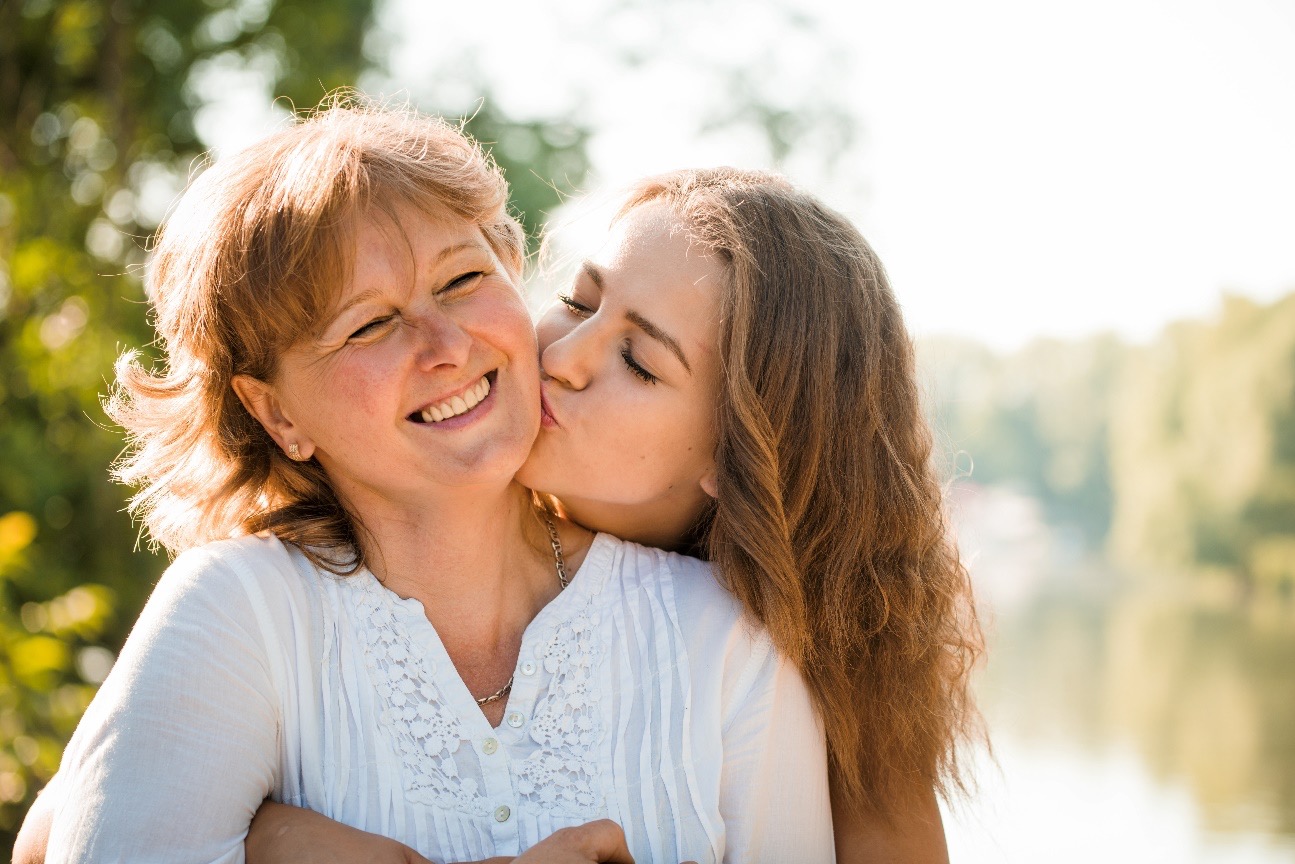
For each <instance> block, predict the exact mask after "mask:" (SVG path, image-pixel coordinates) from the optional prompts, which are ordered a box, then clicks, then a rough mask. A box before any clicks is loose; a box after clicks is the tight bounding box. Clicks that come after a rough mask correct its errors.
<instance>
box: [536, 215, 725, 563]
mask: <svg viewBox="0 0 1295 864" xmlns="http://www.w3.org/2000/svg"><path fill="white" fill-rule="evenodd" d="M724 279H725V271H724V267H723V264H722V262H721V260H720V259H719V258H717V257H715V256H713V255H707V254H705V252H704V250H702V249H700V248H699V247H698V246H696V245H695V244H693V243H691V242H690V241H689V239H688V236H687V233H686V231H685V228H684V225H683V223H682V222H681V221H680V220H679V218H678V217H677V216H676V215H675V214H674V212H673V211H672V210H671V208H670V206H669V205H668V204H665V203H664V202H650V203H647V204H643V205H641V206H639V207H636V208H634V209H633V210H631V211H630V212H629V213H627V214H626V215H625V216H624V217H622V218H621V219H620V220H618V222H617V223H616V224H615V225H614V226H613V230H612V232H611V234H610V236H609V237H608V239H607V242H606V243H605V244H604V245H603V247H602V249H600V250H599V252H598V253H597V254H596V255H594V256H593V258H591V259H590V260H589V261H587V262H585V264H584V266H583V267H582V268H581V272H580V273H579V275H578V276H577V278H576V281H575V284H574V285H573V286H572V288H571V291H570V293H569V294H564V295H560V296H559V297H558V298H557V301H556V302H555V303H554V304H553V306H552V307H551V308H550V309H549V310H548V311H547V312H546V313H545V315H544V316H543V318H541V320H540V322H539V325H538V336H539V342H540V350H541V358H540V365H541V368H542V371H543V377H544V381H543V383H542V390H543V396H544V416H543V423H542V428H541V430H540V435H539V437H538V439H536V442H535V447H534V449H533V450H532V451H531V456H530V458H529V459H528V460H527V461H526V464H525V465H524V466H523V467H522V470H521V471H520V472H519V473H518V475H517V477H518V480H520V481H521V482H522V483H523V484H525V485H527V486H529V487H531V488H532V489H539V490H542V491H545V492H549V493H551V494H553V495H556V496H557V497H558V498H559V499H560V500H561V501H562V503H563V505H564V507H565V508H566V510H567V512H568V514H569V515H570V516H571V517H572V518H573V519H575V520H576V521H577V522H580V523H581V524H583V525H585V526H587V527H589V528H594V529H596V530H601V531H607V532H609V533H613V534H617V535H618V536H621V537H624V538H626V539H629V540H635V541H637V542H640V543H646V544H651V545H658V546H666V547H671V546H677V545H678V544H679V542H680V541H681V540H682V539H683V537H684V535H685V534H686V533H687V531H688V529H689V528H691V527H692V526H693V525H694V524H695V523H696V521H697V519H698V518H699V517H700V516H701V514H702V512H703V511H704V509H705V507H706V504H707V502H708V499H709V496H710V495H711V494H713V491H714V460H713V451H714V446H715V406H716V402H717V399H718V392H719V361H718V356H717V353H716V350H717V342H718V333H719V324H718V309H719V296H720V290H721V287H722V285H723V284H724Z"/></svg>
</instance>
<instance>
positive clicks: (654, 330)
mask: <svg viewBox="0 0 1295 864" xmlns="http://www.w3.org/2000/svg"><path fill="white" fill-rule="evenodd" d="M580 269H581V270H583V271H584V273H585V275H586V276H588V277H589V279H590V280H591V281H592V282H593V283H594V284H595V285H597V286H598V289H599V290H600V291H601V290H604V289H605V287H606V282H605V279H604V276H603V272H602V271H601V270H599V269H598V267H597V266H596V265H595V264H594V263H593V262H591V261H585V262H583V263H582V264H581V265H580ZM625 317H626V318H627V319H629V321H630V323H631V324H633V325H634V326H635V327H637V328H639V329H640V330H642V331H643V332H644V333H646V334H647V335H648V336H650V337H651V338H653V339H655V340H656V341H657V342H660V343H661V344H662V345H664V346H665V348H666V350H667V351H669V352H670V353H671V354H673V355H674V356H675V357H677V358H679V362H680V363H682V364H683V368H684V369H685V370H686V371H687V372H688V374H689V375H691V374H692V366H691V365H689V363H688V358H687V357H685V356H684V353H683V348H682V347H680V345H679V343H678V342H677V341H676V340H675V338H674V337H673V336H671V335H670V334H669V333H667V332H665V331H664V330H662V329H661V328H660V327H658V326H657V325H655V324H653V323H652V322H651V321H649V320H648V319H646V318H644V317H643V316H642V315H641V314H639V313H638V312H635V311H634V310H633V309H630V310H628V311H627V312H626V313H625Z"/></svg>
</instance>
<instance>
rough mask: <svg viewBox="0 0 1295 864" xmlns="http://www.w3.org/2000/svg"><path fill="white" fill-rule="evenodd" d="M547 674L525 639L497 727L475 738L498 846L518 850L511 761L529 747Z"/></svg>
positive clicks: (517, 812) (517, 810) (517, 804)
mask: <svg viewBox="0 0 1295 864" xmlns="http://www.w3.org/2000/svg"><path fill="white" fill-rule="evenodd" d="M546 677H547V675H545V674H544V673H542V667H541V666H540V664H539V663H538V662H536V659H535V656H534V649H533V647H532V646H531V645H530V644H529V643H526V642H524V643H523V644H522V650H521V653H520V656H519V657H518V658H517V666H516V668H515V669H514V675H513V689H512V691H511V692H510V693H509V694H508V704H507V708H506V710H505V712H504V716H503V719H502V720H501V721H500V723H499V726H498V728H495V729H493V730H491V732H490V734H488V735H487V736H485V737H484V738H483V739H482V740H480V741H478V742H476V743H477V752H478V754H480V758H481V766H482V775H483V777H484V779H485V788H484V789H483V790H482V792H483V793H484V794H485V795H486V797H487V799H488V800H489V801H490V803H491V806H492V809H491V813H490V816H491V820H492V821H491V826H490V830H491V835H492V837H493V839H494V842H495V848H496V849H499V850H502V849H515V850H517V851H518V852H520V851H521V848H520V835H519V829H518V816H519V815H520V805H521V800H520V798H519V796H518V794H517V790H516V787H515V786H514V781H513V777H512V770H511V763H512V761H513V760H514V759H524V758H525V757H526V755H528V754H529V753H530V751H531V748H530V747H527V741H528V728H527V727H528V725H529V723H530V719H531V717H532V715H533V714H534V712H535V708H536V702H537V694H538V693H539V689H540V685H541V683H542V679H544V678H546Z"/></svg>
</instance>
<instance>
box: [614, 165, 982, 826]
mask: <svg viewBox="0 0 1295 864" xmlns="http://www.w3.org/2000/svg"><path fill="white" fill-rule="evenodd" d="M658 200H664V201H666V202H668V203H669V204H670V205H671V206H672V207H673V208H674V210H675V211H676V213H677V214H678V215H679V216H680V218H681V219H682V221H683V222H684V224H685V225H687V226H688V230H689V232H690V234H691V237H692V239H693V241H694V242H697V243H699V244H700V245H701V246H702V247H703V248H705V249H707V250H708V251H710V252H712V253H713V254H717V255H719V256H720V257H721V259H722V260H723V261H724V262H725V264H726V269H727V277H728V284H727V285H726V286H725V290H724V291H723V298H722V300H721V325H720V327H721V332H720V357H721V360H722V372H721V375H722V386H721V393H722V395H721V401H720V404H719V407H718V415H717V437H718V443H717V446H716V463H717V466H718V474H719V476H718V492H719V495H718V500H717V503H716V506H715V509H714V511H713V513H711V514H709V515H708V517H707V521H706V523H705V524H704V525H702V526H701V531H700V532H699V535H698V541H699V544H700V549H701V550H702V551H703V552H704V553H705V554H706V556H707V557H709V559H710V560H711V561H712V562H713V563H714V564H715V565H716V568H717V571H718V573H719V575H720V578H721V579H722V580H723V581H724V582H725V584H726V585H727V587H728V588H729V589H730V590H731V591H732V592H733V593H734V594H735V595H736V596H737V597H738V598H739V599H740V600H741V602H742V603H743V604H744V605H745V606H746V608H747V609H748V610H749V611H750V612H751V613H752V614H753V615H754V617H756V618H757V619H758V620H759V621H760V622H761V623H763V624H764V625H765V627H766V628H768V630H769V633H770V634H771V636H772V638H773V640H774V642H775V643H776V644H777V646H778V647H779V648H780V649H781V650H782V651H783V652H784V653H785V654H786V655H787V656H789V657H790V658H792V659H793V660H794V661H795V662H796V663H797V665H798V666H799V668H800V669H801V671H802V673H803V675H804V677H805V680H806V683H807V684H808V686H809V689H810V691H811V693H812V694H813V698H814V701H815V702H816V704H817V707H818V710H819V712H820V714H821V716H822V718H823V722H824V725H825V727H826V732H827V741H828V748H829V758H830V763H831V769H832V776H833V782H834V785H835V788H836V789H837V790H838V791H839V792H842V793H844V795H845V800H846V801H847V803H848V804H849V805H850V806H852V808H856V809H859V810H861V811H863V812H869V813H873V814H879V815H881V816H883V817H889V816H890V815H893V814H894V813H896V812H897V809H898V808H899V807H902V806H903V804H904V803H905V802H907V801H909V800H911V796H912V794H913V791H914V789H915V788H921V787H922V785H923V784H929V785H930V786H933V787H934V788H935V789H936V790H937V791H939V792H941V793H943V794H945V795H946V796H948V795H949V794H951V793H952V792H954V791H957V790H965V789H966V773H965V771H964V768H963V765H962V764H961V761H960V753H961V751H962V749H963V748H962V746H961V745H962V743H964V742H965V741H966V740H968V739H969V738H970V737H972V736H973V735H975V734H976V733H977V732H978V730H979V728H980V727H979V722H978V715H977V712H976V710H975V707H974V704H973V701H972V698H971V695H970V693H969V686H968V685H969V675H970V671H971V669H972V667H973V666H974V665H975V663H976V661H977V659H978V658H979V656H980V655H981V653H982V650H983V648H982V645H983V642H982V636H981V631H980V627H979V624H978V621H977V618H976V614H975V609H974V605H973V602H972V596H971V588H970V583H969V580H968V576H967V571H966V569H965V568H964V567H963V565H962V562H961V561H960V559H959V557H958V551H957V548H956V545H955V543H954V541H953V539H952V538H951V535H950V531H949V528H948V525H947V524H946V521H945V514H944V509H943V506H942V498H943V495H942V492H943V490H942V487H941V484H940V482H939V479H938V478H937V476H936V472H935V470H934V468H933V466H932V458H931V457H932V436H931V432H930V429H929V427H928V425H927V422H926V419H925V417H924V415H923V412H922V408H921V405H920V399H919V387H918V384H917V378H916V372H915V368H914V356H913V346H912V342H911V340H910V338H909V336H908V332H907V330H906V328H905V326H904V321H903V318H902V316H901V314H900V309H899V305H898V303H897V302H896V300H895V296H894V293H893V292H892V291H891V288H890V285H889V282H888V281H887V278H886V274H885V271H884V270H883V268H882V265H881V262H880V261H879V260H878V259H877V256H876V255H875V254H874V253H873V251H872V249H871V248H870V247H869V246H868V244H867V242H866V241H865V240H864V239H863V237H862V236H861V235H860V234H859V232H858V231H857V230H856V229H855V228H854V226H853V225H852V224H851V223H850V222H849V220H847V219H845V218H844V217H843V216H841V215H840V214H838V213H836V212H834V211H832V210H830V209H828V208H827V207H825V206H823V204H821V203H820V202H819V201H817V200H816V199H815V198H813V197H812V196H809V195H807V194H804V193H801V192H799V191H797V190H796V189H795V188H794V187H792V186H791V185H790V184H789V183H787V182H786V181H785V180H783V179H782V178H780V177H777V176H775V175H770V174H765V173H758V172H747V171H738V170H734V169H713V170H701V171H683V172H677V173H672V174H666V175H663V176H658V177H654V178H649V179H648V180H646V181H643V182H642V183H641V184H640V185H639V186H638V187H636V189H635V191H634V192H633V193H632V194H631V196H630V198H629V200H628V201H627V203H626V204H625V205H624V206H623V208H622V210H621V213H622V214H624V213H625V212H627V211H628V210H630V209H632V208H634V207H637V206H639V205H641V204H644V203H646V202H649V201H658Z"/></svg>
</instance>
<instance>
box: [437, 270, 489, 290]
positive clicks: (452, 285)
mask: <svg viewBox="0 0 1295 864" xmlns="http://www.w3.org/2000/svg"><path fill="white" fill-rule="evenodd" d="M485 275H486V274H485V271H483V270H473V271H472V272H471V273H464V274H463V275H462V276H460V277H458V278H457V279H451V280H450V281H449V283H448V284H447V285H446V286H445V287H444V288H442V289H441V290H440V291H437V292H436V293H437V294H445V293H448V292H450V291H453V290H454V289H456V288H461V287H463V286H464V285H466V284H467V283H468V282H473V281H475V280H477V279H480V278H481V277H483V276H485Z"/></svg>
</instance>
